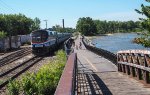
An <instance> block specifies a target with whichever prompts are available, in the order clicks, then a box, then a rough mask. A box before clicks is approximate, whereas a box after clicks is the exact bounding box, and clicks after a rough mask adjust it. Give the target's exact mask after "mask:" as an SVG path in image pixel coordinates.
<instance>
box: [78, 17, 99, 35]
mask: <svg viewBox="0 0 150 95" xmlns="http://www.w3.org/2000/svg"><path fill="white" fill-rule="evenodd" d="M76 29H77V31H78V32H80V33H82V34H84V35H95V34H97V30H96V25H95V23H94V21H93V20H92V18H90V17H83V18H79V20H78V22H77V25H76Z"/></svg>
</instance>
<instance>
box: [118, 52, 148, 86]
mask: <svg viewBox="0 0 150 95" xmlns="http://www.w3.org/2000/svg"><path fill="white" fill-rule="evenodd" d="M117 61H118V62H117V63H118V71H119V72H123V73H126V74H127V75H130V76H132V77H135V78H137V79H138V80H144V81H145V83H150V75H149V74H150V68H149V67H150V51H147V50H125V51H119V52H118V53H117Z"/></svg>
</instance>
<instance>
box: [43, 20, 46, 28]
mask: <svg viewBox="0 0 150 95" xmlns="http://www.w3.org/2000/svg"><path fill="white" fill-rule="evenodd" d="M43 21H45V22H46V29H47V20H43Z"/></svg>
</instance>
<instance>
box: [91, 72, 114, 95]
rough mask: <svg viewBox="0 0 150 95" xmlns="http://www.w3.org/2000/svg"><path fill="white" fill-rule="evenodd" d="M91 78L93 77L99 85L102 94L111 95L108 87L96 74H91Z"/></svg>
mask: <svg viewBox="0 0 150 95" xmlns="http://www.w3.org/2000/svg"><path fill="white" fill-rule="evenodd" d="M92 76H93V78H94V79H95V81H96V83H97V84H98V86H99V87H100V89H101V91H102V94H103V95H113V94H112V93H111V91H110V90H109V88H108V87H107V86H106V85H105V83H104V82H103V80H102V79H101V78H100V77H99V76H98V75H96V74H92Z"/></svg>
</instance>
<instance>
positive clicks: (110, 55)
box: [82, 39, 117, 65]
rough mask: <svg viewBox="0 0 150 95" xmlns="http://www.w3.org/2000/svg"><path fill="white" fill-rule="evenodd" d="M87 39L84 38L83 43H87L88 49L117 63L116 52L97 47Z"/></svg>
mask: <svg viewBox="0 0 150 95" xmlns="http://www.w3.org/2000/svg"><path fill="white" fill-rule="evenodd" d="M85 40H86V39H83V40H82V41H83V44H84V45H85V47H86V48H87V49H88V50H90V51H92V52H94V53H96V54H98V55H100V56H103V57H104V58H106V59H108V60H110V61H111V62H113V63H114V64H115V65H117V55H116V54H114V53H112V52H110V51H107V50H104V49H101V48H97V47H94V46H91V45H89V44H88V43H87V42H86V41H85Z"/></svg>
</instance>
